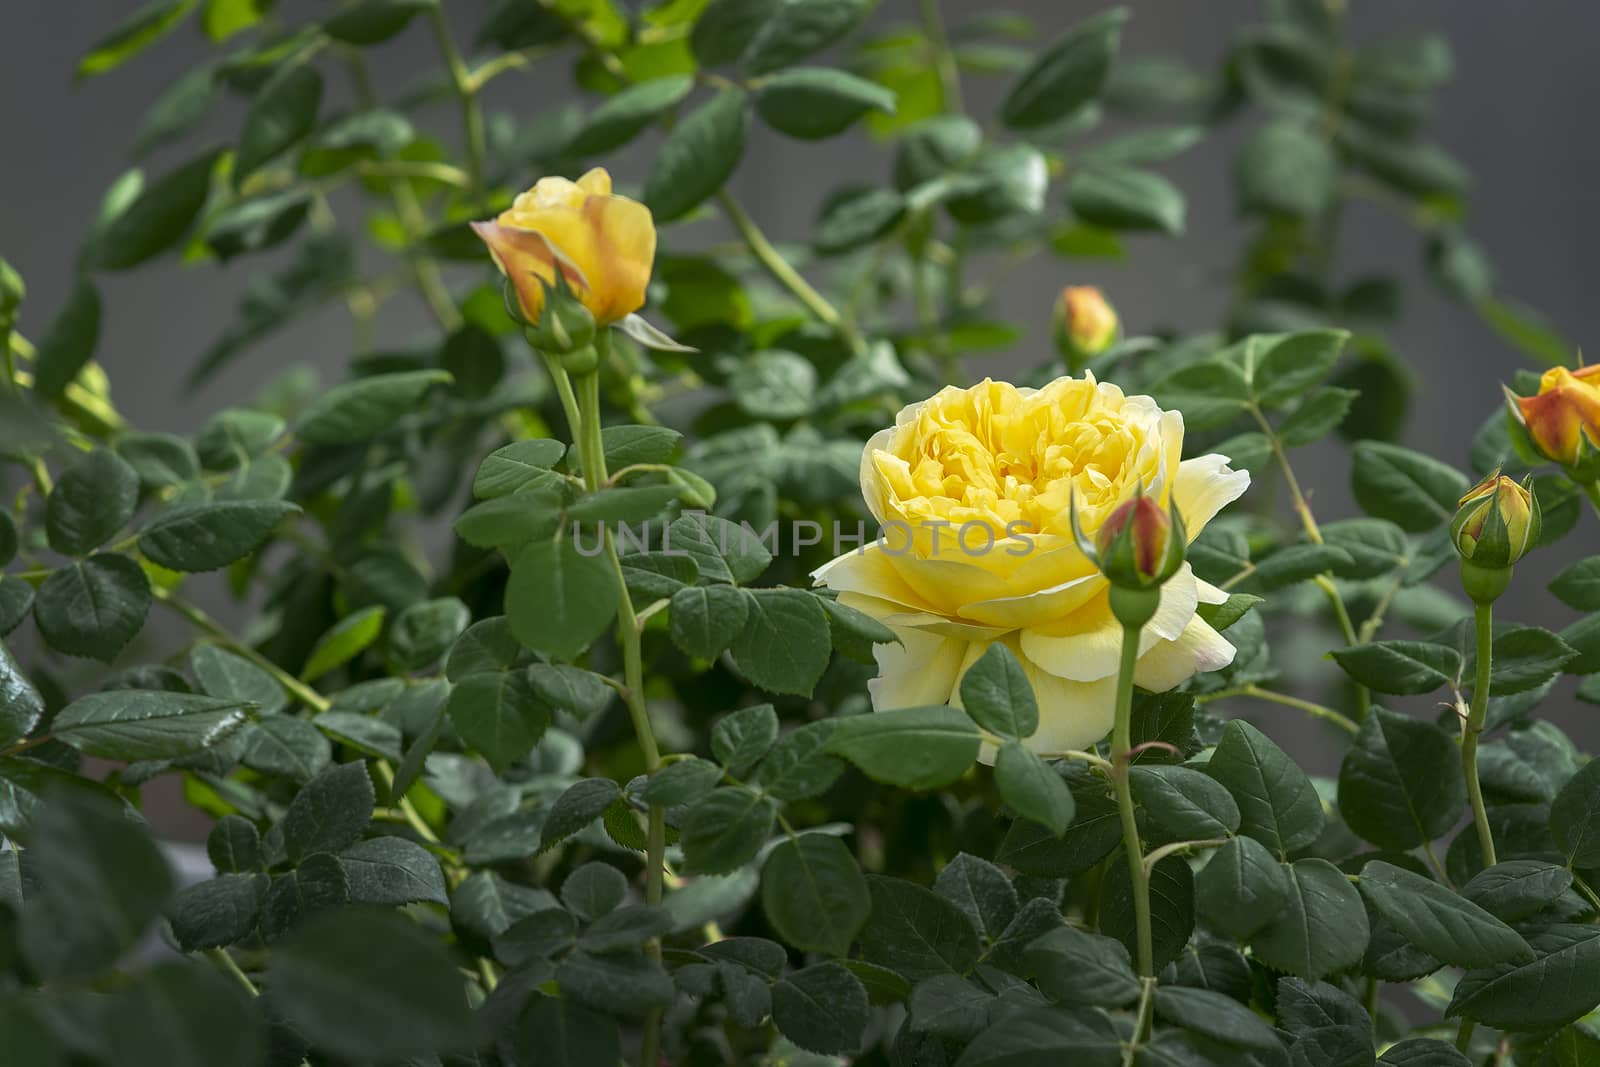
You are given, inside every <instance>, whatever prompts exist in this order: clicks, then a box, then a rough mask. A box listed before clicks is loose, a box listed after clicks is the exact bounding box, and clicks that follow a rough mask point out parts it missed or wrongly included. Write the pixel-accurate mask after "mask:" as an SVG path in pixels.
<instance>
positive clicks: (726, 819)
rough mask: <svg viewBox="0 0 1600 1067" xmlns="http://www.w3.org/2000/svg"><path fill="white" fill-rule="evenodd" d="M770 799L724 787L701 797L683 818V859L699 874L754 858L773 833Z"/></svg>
mask: <svg viewBox="0 0 1600 1067" xmlns="http://www.w3.org/2000/svg"><path fill="white" fill-rule="evenodd" d="M775 818H776V812H775V810H774V808H773V804H772V801H770V800H768V799H767V798H765V797H763V796H761V795H760V794H759V793H754V792H751V791H750V790H748V789H739V788H736V787H724V788H721V789H714V790H712V791H711V792H710V793H709V794H707V795H706V796H705V797H704V798H702V799H701V800H700V801H699V802H698V803H696V804H695V805H694V807H692V808H690V809H689V813H688V815H687V816H685V818H684V823H683V832H682V836H681V838H680V839H679V840H680V842H681V843H682V845H683V855H684V861H685V863H686V864H687V865H688V866H689V867H690V868H691V869H692V870H694V871H696V872H697V873H700V874H726V873H728V872H729V871H732V870H736V869H737V868H739V867H742V866H744V865H745V864H746V863H749V862H750V861H751V860H752V859H754V858H755V856H756V853H757V852H759V851H760V850H761V846H763V845H765V844H766V843H767V838H768V837H770V836H772V824H773V820H774V819H775Z"/></svg>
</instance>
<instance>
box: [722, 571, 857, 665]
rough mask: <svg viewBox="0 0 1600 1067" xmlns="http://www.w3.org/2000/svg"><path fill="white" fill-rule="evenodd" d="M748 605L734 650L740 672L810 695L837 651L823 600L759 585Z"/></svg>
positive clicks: (796, 590)
mask: <svg viewBox="0 0 1600 1067" xmlns="http://www.w3.org/2000/svg"><path fill="white" fill-rule="evenodd" d="M702 573H704V571H703V570H702ZM748 607H749V611H748V614H747V616H746V619H745V626H744V631H743V632H742V633H740V634H739V636H738V637H737V638H735V639H734V641H733V645H732V647H731V648H730V650H729V651H730V652H731V654H732V656H733V661H734V663H735V664H736V665H737V666H738V668H739V670H740V672H741V673H743V674H744V675H745V677H747V678H749V679H750V680H751V681H752V682H754V683H755V684H756V685H758V686H760V687H761V688H762V689H765V690H768V691H769V692H773V693H795V694H799V695H801V696H809V695H810V693H811V690H812V689H813V687H815V686H816V684H817V680H818V679H819V678H821V677H822V672H823V670H825V669H826V668H827V666H828V658H829V656H830V655H831V653H832V651H833V641H832V637H831V633H830V630H829V626H828V615H827V613H826V612H825V611H823V609H822V605H821V604H820V603H818V602H817V598H816V597H815V596H814V595H813V594H811V593H809V592H806V591H805V590H801V589H753V590H750V591H749V594H748Z"/></svg>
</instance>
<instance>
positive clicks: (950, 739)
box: [828, 707, 981, 789]
mask: <svg viewBox="0 0 1600 1067" xmlns="http://www.w3.org/2000/svg"><path fill="white" fill-rule="evenodd" d="M980 740H981V737H980V735H979V733H978V729H977V727H975V726H974V725H973V724H972V720H971V719H969V718H967V716H966V714H965V713H963V712H961V711H959V710H957V709H955V708H949V707H927V708H900V709H897V710H895V711H885V712H880V713H878V714H875V715H861V716H856V717H854V718H849V719H844V720H841V721H840V723H839V727H838V729H837V730H836V731H835V732H834V735H833V737H832V738H830V739H829V741H828V751H829V752H832V753H834V754H835V755H839V756H843V757H844V758H845V759H847V760H849V761H850V762H851V763H854V764H855V765H856V766H857V767H860V768H861V769H862V770H863V771H865V772H866V773H867V775H868V776H870V777H872V778H874V779H876V780H878V781H880V782H884V783H886V784H889V785H897V786H900V787H901V788H903V789H935V788H937V787H939V786H941V785H947V784H949V783H950V782H953V781H955V780H956V779H957V778H960V777H961V776H962V775H963V774H965V773H966V771H967V768H969V767H971V766H972V761H973V760H974V759H976V758H977V756H978V747H979V742H980Z"/></svg>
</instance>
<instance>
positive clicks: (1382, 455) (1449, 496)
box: [1351, 441, 1467, 533]
mask: <svg viewBox="0 0 1600 1067" xmlns="http://www.w3.org/2000/svg"><path fill="white" fill-rule="evenodd" d="M1351 485H1352V487H1353V489H1354V490H1355V496H1356V503H1358V504H1360V505H1361V507H1362V508H1363V509H1364V510H1365V511H1366V512H1367V514H1369V515H1372V516H1374V517H1376V518H1380V519H1388V520H1389V521H1391V522H1393V523H1395V524H1396V525H1397V526H1399V527H1400V528H1401V529H1403V530H1408V531H1410V532H1412V533H1424V532H1426V531H1428V530H1431V529H1433V528H1434V527H1436V526H1438V525H1440V524H1441V523H1445V522H1449V521H1450V519H1451V517H1452V516H1454V515H1455V512H1456V501H1458V500H1459V499H1460V498H1461V494H1462V493H1464V492H1466V490H1467V479H1466V478H1465V477H1463V476H1462V474H1461V473H1460V472H1459V471H1457V470H1456V469H1455V468H1453V467H1448V466H1446V465H1445V464H1443V463H1440V462H1439V461H1438V460H1436V459H1432V458H1430V457H1428V456H1424V455H1422V454H1421V453H1420V452H1412V451H1411V450H1409V449H1405V448H1401V447H1399V446H1398V445H1390V444H1384V443H1383V442H1381V441H1361V442H1358V443H1357V444H1356V446H1355V462H1354V464H1353V466H1352V468H1351Z"/></svg>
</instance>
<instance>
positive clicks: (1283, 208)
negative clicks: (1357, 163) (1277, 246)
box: [1234, 120, 1338, 219]
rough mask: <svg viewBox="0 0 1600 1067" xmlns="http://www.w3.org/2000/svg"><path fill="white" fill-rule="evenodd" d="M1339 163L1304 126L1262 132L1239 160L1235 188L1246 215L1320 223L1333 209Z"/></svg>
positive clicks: (1284, 123)
mask: <svg viewBox="0 0 1600 1067" xmlns="http://www.w3.org/2000/svg"><path fill="white" fill-rule="evenodd" d="M1337 176H1338V161H1337V159H1336V158H1335V157H1334V154H1333V149H1332V147H1331V146H1330V145H1329V144H1328V142H1327V140H1326V139H1324V138H1322V137H1319V136H1317V134H1315V133H1314V132H1312V131H1310V130H1308V129H1306V128H1305V126H1303V125H1301V124H1300V123H1298V122H1294V121H1290V120H1278V121H1275V122H1270V123H1268V124H1267V125H1265V126H1262V127H1261V128H1260V129H1259V130H1257V131H1256V132H1255V133H1254V134H1253V135H1252V136H1251V137H1250V139H1249V140H1248V141H1246V142H1245V144H1244V147H1243V148H1241V149H1240V150H1239V154H1238V155H1237V156H1236V157H1235V159H1234V184H1235V186H1236V188H1237V189H1238V195H1239V206H1240V207H1241V208H1243V209H1244V210H1245V211H1251V212H1267V213H1270V214H1278V215H1292V216H1294V217H1296V218H1306V219H1309V218H1315V217H1317V216H1318V215H1320V214H1321V213H1322V210H1323V208H1324V207H1326V206H1327V203H1328V200H1329V197H1330V196H1332V194H1333V185H1334V181H1335V179H1336V177H1337Z"/></svg>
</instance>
